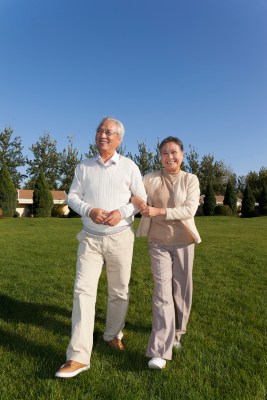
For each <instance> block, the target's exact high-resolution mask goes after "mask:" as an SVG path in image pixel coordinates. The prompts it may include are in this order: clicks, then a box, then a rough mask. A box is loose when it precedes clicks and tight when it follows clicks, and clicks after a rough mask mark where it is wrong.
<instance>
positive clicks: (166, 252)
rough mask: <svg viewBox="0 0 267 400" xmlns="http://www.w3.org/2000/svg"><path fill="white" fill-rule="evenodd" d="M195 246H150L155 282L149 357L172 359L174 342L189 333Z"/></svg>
mask: <svg viewBox="0 0 267 400" xmlns="http://www.w3.org/2000/svg"><path fill="white" fill-rule="evenodd" d="M194 248H195V245H194V244H190V245H187V246H176V245H169V246H168V245H163V244H157V243H150V244H149V254H150V258H151V271H152V274H153V279H154V290H153V297H152V332H151V335H150V338H149V342H148V346H147V351H146V355H147V357H160V358H164V359H166V360H171V359H172V347H173V342H174V339H175V338H176V339H177V340H180V337H181V335H182V334H184V333H185V332H186V326H187V323H188V319H189V315H190V310H191V304H192V290H193V284H192V269H193V261H194Z"/></svg>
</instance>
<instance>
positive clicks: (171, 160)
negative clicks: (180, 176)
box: [161, 142, 184, 174]
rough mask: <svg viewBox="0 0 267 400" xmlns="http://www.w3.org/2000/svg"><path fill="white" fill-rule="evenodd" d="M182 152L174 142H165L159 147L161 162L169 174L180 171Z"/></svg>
mask: <svg viewBox="0 0 267 400" xmlns="http://www.w3.org/2000/svg"><path fill="white" fill-rule="evenodd" d="M183 159H184V153H183V151H182V150H181V148H180V146H178V144H176V143H175V142H168V143H165V144H164V145H163V146H162V148H161V163H162V165H163V167H164V168H165V170H166V172H168V173H169V174H176V173H177V172H179V171H180V168H181V164H182V162H183Z"/></svg>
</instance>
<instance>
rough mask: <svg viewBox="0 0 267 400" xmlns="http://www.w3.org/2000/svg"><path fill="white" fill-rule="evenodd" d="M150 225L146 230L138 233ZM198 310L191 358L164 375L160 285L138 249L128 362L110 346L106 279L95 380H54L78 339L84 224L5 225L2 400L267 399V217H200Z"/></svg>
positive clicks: (0, 302) (187, 345)
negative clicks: (157, 363)
mask: <svg viewBox="0 0 267 400" xmlns="http://www.w3.org/2000/svg"><path fill="white" fill-rule="evenodd" d="M137 223H138V222H136V224H137ZM196 223H197V226H198V229H199V231H200V234H201V237H202V240H203V242H202V243H201V244H199V245H196V256H195V265H194V295H193V308H192V313H191V317H190V321H189V326H188V332H187V334H186V336H185V337H184V339H183V348H182V350H180V351H176V352H175V353H174V357H173V360H172V361H171V362H168V363H167V367H166V369H165V370H162V371H155V370H149V369H148V368H147V362H148V359H147V358H146V357H145V350H146V345H147V342H148V337H149V334H150V328H151V292H152V277H151V274H150V266H149V257H148V255H147V244H146V239H144V238H138V239H136V241H135V251H134V259H133V267H132V279H131V300H130V308H129V313H128V317H127V323H126V327H125V331H124V333H125V337H124V343H125V346H126V348H127V351H126V352H125V353H123V354H121V353H117V352H114V351H112V350H111V349H109V348H107V347H106V346H105V344H104V343H103V340H102V333H103V330H104V324H105V308H106V291H107V288H106V280H105V273H104V270H103V274H102V276H101V279H100V284H99V292H98V300H97V305H96V321H95V335H94V338H95V343H94V350H93V353H92V359H91V369H90V370H89V371H87V372H84V373H82V374H80V375H78V376H77V377H75V378H72V379H69V380H59V379H55V378H54V373H55V370H56V369H57V368H58V367H59V366H60V365H61V364H62V363H63V362H64V361H65V351H66V346H67V344H68V341H69V336H70V322H71V321H70V318H71V309H72V291H73V283H74V276H75V259H76V251H77V242H76V237H75V236H76V233H78V231H79V230H80V228H81V222H80V220H79V219H56V218H51V219H30V218H27V219H26V218H25V219H23V218H21V219H18V218H14V219H0V251H1V257H0V359H1V366H0V399H1V400H11V399H12V400H17V399H18V400H20V399H23V400H24V399H25V400H30V399H34V400H49V399H51V400H63V399H64V400H68V399H71V400H72V399H73V400H82V399H83V400H85V399H86V400H90V399H99V400H100V399H101V400H103V399H109V400H110V399H116V400H117V399H118V400H119V399H151V400H152V399H153V400H154V399H163V400H165V399H168V400H171V399H182V400H183V399H189V400H198V399H203V400H204V399H211V400H215V399H229V400H239V399H240V400H241V399H242V400H254V399H257V400H263V399H265V398H266V372H265V368H266V262H267V261H266V260H267V240H266V239H267V218H265V217H262V218H253V219H240V218H231V217H197V218H196Z"/></svg>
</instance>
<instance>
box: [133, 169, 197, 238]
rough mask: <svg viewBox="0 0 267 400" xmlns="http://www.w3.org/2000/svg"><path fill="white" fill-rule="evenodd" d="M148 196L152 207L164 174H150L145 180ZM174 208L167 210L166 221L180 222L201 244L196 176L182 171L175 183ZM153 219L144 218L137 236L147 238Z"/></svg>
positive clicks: (156, 172) (158, 172)
mask: <svg viewBox="0 0 267 400" xmlns="http://www.w3.org/2000/svg"><path fill="white" fill-rule="evenodd" d="M143 182H144V185H145V189H146V192H147V195H148V200H147V201H148V204H149V205H152V199H153V192H154V190H155V189H156V188H158V187H159V186H160V185H161V183H162V172H161V171H155V172H150V173H148V174H146V175H145V176H144V179H143ZM173 189H174V203H175V207H174V208H166V220H180V221H181V222H182V223H183V224H184V226H185V228H186V229H188V231H189V232H190V233H191V234H192V236H193V237H194V239H195V242H196V243H200V242H201V238H200V236H199V233H198V231H197V228H196V225H195V221H194V216H195V214H196V211H197V208H198V205H199V196H200V189H199V181H198V178H197V176H196V175H194V174H190V173H189V172H184V171H180V172H179V174H178V177H177V179H176V180H175V182H174V187H173ZM150 222H151V219H150V218H148V217H142V219H141V222H140V224H139V227H138V230H137V233H136V236H138V237H140V236H147V235H148V232H149V229H150Z"/></svg>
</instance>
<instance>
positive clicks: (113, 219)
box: [102, 210, 121, 226]
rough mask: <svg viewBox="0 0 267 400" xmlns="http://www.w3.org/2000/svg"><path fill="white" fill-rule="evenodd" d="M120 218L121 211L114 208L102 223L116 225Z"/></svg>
mask: <svg viewBox="0 0 267 400" xmlns="http://www.w3.org/2000/svg"><path fill="white" fill-rule="evenodd" d="M120 220H121V213H120V212H119V210H114V211H110V212H109V213H108V214H107V215H106V218H105V219H104V221H103V222H102V224H104V225H110V226H115V225H117V224H118V223H119V222H120Z"/></svg>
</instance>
